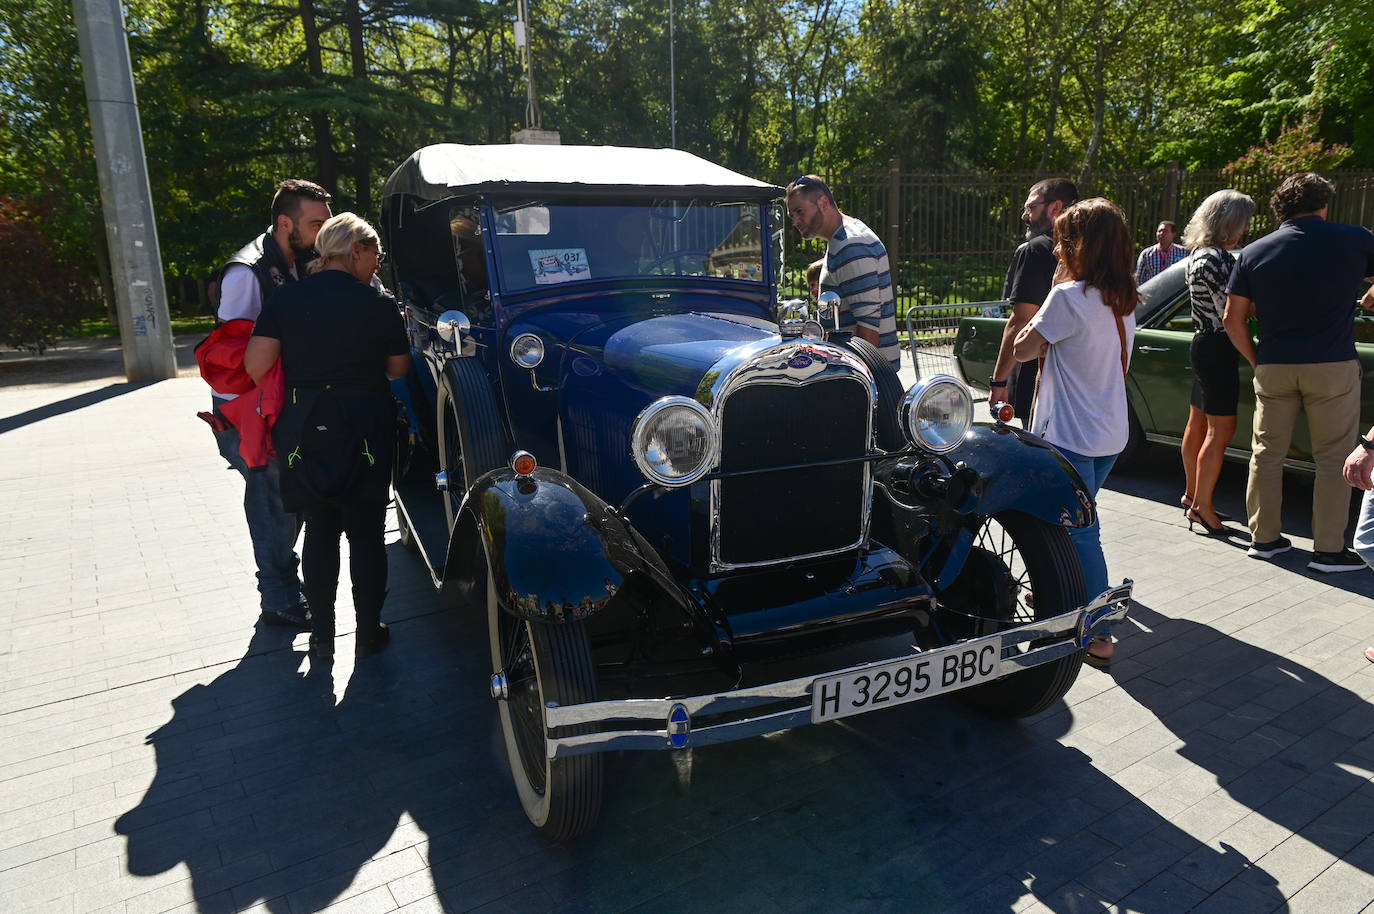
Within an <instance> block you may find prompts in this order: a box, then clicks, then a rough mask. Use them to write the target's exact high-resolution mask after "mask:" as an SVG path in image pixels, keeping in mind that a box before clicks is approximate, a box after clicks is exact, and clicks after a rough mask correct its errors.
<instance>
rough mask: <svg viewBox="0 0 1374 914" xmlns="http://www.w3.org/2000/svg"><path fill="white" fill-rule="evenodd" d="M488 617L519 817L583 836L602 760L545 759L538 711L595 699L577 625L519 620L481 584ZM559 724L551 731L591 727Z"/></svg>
mask: <svg viewBox="0 0 1374 914" xmlns="http://www.w3.org/2000/svg"><path fill="white" fill-rule="evenodd" d="M487 621H488V627H489V631H490V639H491V658H492V669H493V672H494V673H497V674H501V675H503V676H504V679H505V683H506V698H505V699H503V700H498V702H497V704H498V707H499V713H500V718H501V731H502V735H503V736H504V739H505V744H506V757H507V760H508V761H509V763H510V769H511V775H512V777H513V778H514V780H515V789H516V793H517V794H519V796H520V805H521V806H522V807H523V808H524V810H525V815H526V816H528V817H529V820H530V822H531V823H532V824H533V825H534V826H535V827H536V828H537V829H538V830H539V832H540V834H542V835H543V836H544V837H546V838H548V839H550V840H552V841H568V840H571V839H573V838H576V837H578V836H579V835H582V834H585V833H586V832H587V831H589V830H590V829H591V828H592V827H593V826H594V825H595V824H596V820H597V818H598V816H599V815H600V813H601V803H602V790H603V783H602V782H603V771H604V765H605V763H604V759H603V757H602V756H600V755H598V754H595V753H593V754H589V755H575V756H572V757H569V758H558V759H550V758H549V757H548V740H547V736H546V733H547V731H546V729H545V725H544V708H545V707H546V706H547V705H548V703H549V702H556V703H558V704H560V705H567V704H580V703H582V702H588V701H595V700H596V668H595V666H594V665H593V663H592V656H591V648H590V645H589V643H588V641H587V633H586V630H585V628H584V627H583V624H582V623H581V622H563V623H558V624H548V623H543V622H532V621H528V620H525V619H518V618H516V617H515V616H513V615H511V614H510V613H508V612H506V611H505V610H504V609H502V608H501V606H500V603H499V601H498V600H497V597H496V587H495V586H494V582H493V581H491V580H490V579H489V580H488V582H487ZM591 729H592V728H591V726H589V725H581V726H576V727H565V728H562V729H561V730H560V731H559V732H558V733H557V734H556V735H559V736H562V735H574V734H577V733H585V732H590V731H591Z"/></svg>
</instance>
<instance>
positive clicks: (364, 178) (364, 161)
mask: <svg viewBox="0 0 1374 914" xmlns="http://www.w3.org/2000/svg"><path fill="white" fill-rule="evenodd" d="M344 23H345V25H346V26H347V27H348V49H349V56H350V57H351V58H352V59H353V93H352V94H353V101H354V103H355V104H357V103H358V102H361V101H363V100H364V99H366V98H367V96H368V95H369V94H370V93H369V92H368V81H367V51H366V49H365V47H364V45H363V14H362V9H361V7H360V5H359V2H358V0H348V2H347V3H346V4H345V5H344ZM371 162H372V125H371V124H369V123H368V121H367V115H366V114H364V113H363V112H362V111H359V113H357V114H355V115H354V116H353V184H354V191H353V206H354V210H355V211H356V212H357V213H358V215H360V216H363V217H364V218H366V217H367V216H368V215H369V214H370V213H371V212H372V169H371Z"/></svg>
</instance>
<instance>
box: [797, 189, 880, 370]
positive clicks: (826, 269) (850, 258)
mask: <svg viewBox="0 0 1374 914" xmlns="http://www.w3.org/2000/svg"><path fill="white" fill-rule="evenodd" d="M787 213H788V215H789V216H790V217H791V219H792V224H793V225H795V226H796V227H797V231H799V232H801V235H802V237H803V238H824V239H825V244H826V247H825V264H824V265H823V266H822V267H821V291H822V292H834V293H835V294H837V295H839V296H840V330H847V331H850V332H852V333H853V334H854V335H855V336H856V337H858V338H859V339H862V340H867V341H868V342H870V343H872V344H873V345H874V346H876V347H877V348H878V351H879V352H881V353H882V354H883V356H884V357H885V358H886V359H887V360H888V361H889V362H891V363H892V367H893V368H898V367H900V365H901V353H902V351H901V347H899V346H898V345H897V305H896V303H895V302H894V301H893V299H892V274H891V271H890V270H889V269H888V264H887V248H885V247H883V243H882V242H881V241H879V240H878V236H877V235H875V234H873V230H872V229H870V228H869V227H868V226H866V225H864V224H863V223H862V222H860V221H859V220H858V219H855V218H854V217H853V216H846V215H845V214H844V213H842V212H840V208H839V207H838V206H836V205H835V198H834V197H833V196H831V195H830V188H829V187H827V186H826V184H825V182H824V181H822V180H821V179H820V178H818V177H816V176H815V175H802V176H801V177H800V178H798V179H797V180H795V181H793V182H792V183H791V184H789V185H787Z"/></svg>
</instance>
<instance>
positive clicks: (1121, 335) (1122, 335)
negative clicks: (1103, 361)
mask: <svg viewBox="0 0 1374 914" xmlns="http://www.w3.org/2000/svg"><path fill="white" fill-rule="evenodd" d="M1112 317H1115V318H1116V338H1117V339H1119V340H1120V341H1121V380H1123V381H1125V380H1126V365H1127V364H1128V359H1127V355H1126V322H1125V321H1123V320H1122V319H1121V315H1120V314H1117V313H1116V312H1115V311H1113V312H1112Z"/></svg>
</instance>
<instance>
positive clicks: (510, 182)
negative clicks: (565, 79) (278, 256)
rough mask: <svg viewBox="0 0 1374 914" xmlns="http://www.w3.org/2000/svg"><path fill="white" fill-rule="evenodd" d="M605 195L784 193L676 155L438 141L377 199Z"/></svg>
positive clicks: (746, 197)
mask: <svg viewBox="0 0 1374 914" xmlns="http://www.w3.org/2000/svg"><path fill="white" fill-rule="evenodd" d="M608 191H610V192H615V191H625V192H627V193H640V192H642V193H643V194H645V195H646V196H654V197H660V196H661V197H693V196H710V197H721V196H729V197H734V198H737V199H738V200H740V201H757V202H768V201H770V200H776V199H777V198H778V197H780V196H782V193H783V189H782V188H781V187H778V186H777V185H776V184H768V183H765V182H763V181H756V180H754V179H753V178H749V177H746V176H744V175H742V174H739V173H737V172H733V171H730V170H729V169H728V168H723V167H721V166H719V165H716V164H713V163H711V162H708V161H706V160H705V159H702V158H698V157H697V156H694V155H692V154H691V153H690V152H683V151H682V150H680V149H631V148H627V147H622V146H540V145H520V144H510V145H504V146H461V145H458V144H455V143H441V144H438V145H434V146H426V147H425V148H423V149H420V150H418V151H417V152H415V153H414V154H412V155H411V156H410V158H408V159H406V160H405V161H404V162H402V163H401V165H400V167H398V168H397V169H396V170H395V171H394V172H392V174H391V177H390V178H388V179H387V182H386V186H385V188H384V189H383V191H382V194H383V196H385V197H391V196H395V195H405V196H410V197H416V198H418V199H420V200H423V201H432V202H437V201H439V200H448V199H452V198H453V197H465V196H476V195H479V194H502V195H508V194H509V195H518V196H524V195H529V196H532V197H541V196H550V195H556V196H559V197H567V196H581V195H586V196H596V197H598V198H604V196H605V194H606V193H607V192H608Z"/></svg>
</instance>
